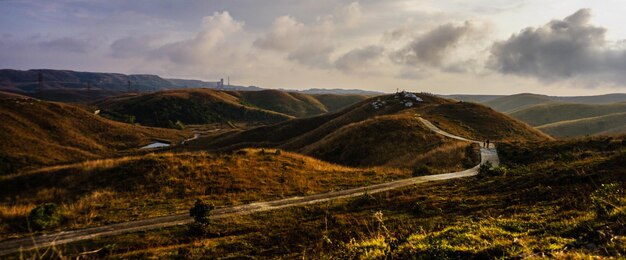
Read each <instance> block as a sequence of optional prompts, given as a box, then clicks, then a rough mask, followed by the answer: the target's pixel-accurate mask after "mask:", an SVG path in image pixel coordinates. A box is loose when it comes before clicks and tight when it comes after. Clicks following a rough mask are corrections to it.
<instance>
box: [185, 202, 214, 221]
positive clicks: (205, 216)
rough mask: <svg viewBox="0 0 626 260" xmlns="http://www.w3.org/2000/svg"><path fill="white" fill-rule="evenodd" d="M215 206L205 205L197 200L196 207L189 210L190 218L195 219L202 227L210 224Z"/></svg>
mask: <svg viewBox="0 0 626 260" xmlns="http://www.w3.org/2000/svg"><path fill="white" fill-rule="evenodd" d="M214 208H215V206H213V205H211V204H206V203H204V202H203V201H202V200H201V199H197V200H196V203H195V204H194V206H193V207H192V208H191V209H189V216H191V217H193V220H194V221H195V222H196V223H198V224H202V225H206V224H208V223H209V214H210V213H211V210H213V209H214Z"/></svg>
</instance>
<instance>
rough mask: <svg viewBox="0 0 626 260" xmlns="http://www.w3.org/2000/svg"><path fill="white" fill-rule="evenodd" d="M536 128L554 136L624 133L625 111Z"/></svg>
mask: <svg viewBox="0 0 626 260" xmlns="http://www.w3.org/2000/svg"><path fill="white" fill-rule="evenodd" d="M537 129H539V130H541V131H543V132H545V133H547V134H550V135H552V136H554V137H580V136H586V135H613V134H624V133H626V112H624V113H614V114H608V115H603V116H597V117H587V118H583V119H576V120H569V121H560V122H556V123H551V124H545V125H541V126H538V127H537Z"/></svg>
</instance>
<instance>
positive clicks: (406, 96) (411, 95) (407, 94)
mask: <svg viewBox="0 0 626 260" xmlns="http://www.w3.org/2000/svg"><path fill="white" fill-rule="evenodd" d="M404 98H408V99H413V100H415V101H417V102H422V101H424V100H422V98H420V97H418V96H417V95H415V93H408V92H407V93H404Z"/></svg>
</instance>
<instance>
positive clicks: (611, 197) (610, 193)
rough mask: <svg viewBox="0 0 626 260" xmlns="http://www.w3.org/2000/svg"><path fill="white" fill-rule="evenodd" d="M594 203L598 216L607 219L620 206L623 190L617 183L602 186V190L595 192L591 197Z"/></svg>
mask: <svg viewBox="0 0 626 260" xmlns="http://www.w3.org/2000/svg"><path fill="white" fill-rule="evenodd" d="M589 197H590V199H591V202H592V203H593V207H594V210H595V212H596V216H598V217H599V218H605V217H608V216H610V215H611V213H612V212H613V210H615V209H616V208H617V207H618V205H620V204H619V203H620V198H621V197H622V190H621V189H620V185H619V184H617V183H611V184H602V185H601V186H600V188H598V189H597V190H595V191H594V192H592V193H591V195H590V196H589Z"/></svg>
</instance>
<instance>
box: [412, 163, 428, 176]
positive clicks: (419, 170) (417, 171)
mask: <svg viewBox="0 0 626 260" xmlns="http://www.w3.org/2000/svg"><path fill="white" fill-rule="evenodd" d="M431 172H432V170H431V169H430V167H428V166H426V165H423V164H420V165H417V166H416V167H415V168H414V169H413V177H417V176H423V175H429V174H431Z"/></svg>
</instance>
